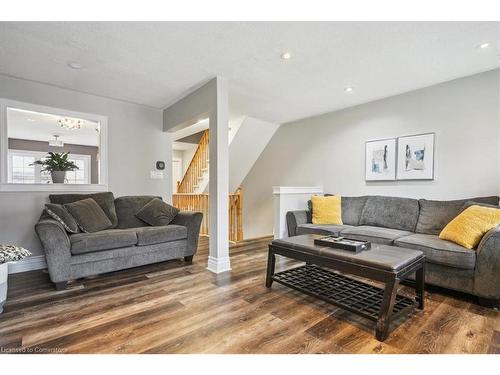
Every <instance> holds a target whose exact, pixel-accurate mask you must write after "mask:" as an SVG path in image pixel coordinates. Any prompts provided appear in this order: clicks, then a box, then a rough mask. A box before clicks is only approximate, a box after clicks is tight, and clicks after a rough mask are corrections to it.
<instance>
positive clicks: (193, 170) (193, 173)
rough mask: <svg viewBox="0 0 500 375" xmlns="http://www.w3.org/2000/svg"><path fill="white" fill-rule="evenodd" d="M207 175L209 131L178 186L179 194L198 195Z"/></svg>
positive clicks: (199, 144) (205, 133)
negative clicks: (201, 183) (200, 185)
mask: <svg viewBox="0 0 500 375" xmlns="http://www.w3.org/2000/svg"><path fill="white" fill-rule="evenodd" d="M205 173H208V129H207V130H205V131H204V132H203V135H202V136H201V139H200V142H199V143H198V148H197V149H196V151H195V153H194V155H193V158H192V159H191V162H190V163H189V166H188V168H187V170H186V173H185V174H184V177H182V181H181V182H178V184H177V193H190V194H192V193H196V192H197V189H198V188H199V184H200V181H201V180H203V178H204V175H205ZM198 192H199V193H202V192H200V191H198Z"/></svg>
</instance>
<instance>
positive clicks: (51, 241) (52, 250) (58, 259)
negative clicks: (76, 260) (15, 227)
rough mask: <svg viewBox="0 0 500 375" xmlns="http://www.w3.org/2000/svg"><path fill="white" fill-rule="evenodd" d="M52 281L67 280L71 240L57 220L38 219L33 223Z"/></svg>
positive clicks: (68, 276)
mask: <svg viewBox="0 0 500 375" xmlns="http://www.w3.org/2000/svg"><path fill="white" fill-rule="evenodd" d="M35 231H36V233H37V235H38V238H40V242H41V243H42V247H43V250H44V252H45V259H46V261H47V266H48V268H49V274H50V279H51V280H52V281H53V282H55V283H56V282H61V281H68V280H69V279H70V268H71V260H70V259H71V242H70V240H69V237H68V234H67V233H66V229H64V227H63V225H62V224H61V223H59V222H58V221H57V220H53V219H40V220H39V221H38V223H37V224H36V225H35Z"/></svg>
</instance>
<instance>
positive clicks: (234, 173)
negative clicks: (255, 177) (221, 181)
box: [229, 117, 279, 194]
mask: <svg viewBox="0 0 500 375" xmlns="http://www.w3.org/2000/svg"><path fill="white" fill-rule="evenodd" d="M278 127H279V125H278V124H274V123H271V122H267V121H263V120H260V119H256V118H254V117H246V118H245V119H244V120H243V121H242V122H241V123H240V124H239V127H238V129H236V130H235V133H233V136H232V141H231V142H230V145H229V193H230V194H233V193H234V192H235V191H236V190H237V189H238V188H239V187H240V186H241V183H242V182H243V180H244V178H245V176H246V175H247V174H248V172H249V171H250V169H251V168H252V166H253V165H254V164H255V161H256V160H257V159H258V157H259V155H260V154H261V153H262V151H263V150H264V148H265V147H266V145H267V144H268V143H269V141H270V140H271V138H272V136H273V135H274V133H275V132H276V130H277V129H278Z"/></svg>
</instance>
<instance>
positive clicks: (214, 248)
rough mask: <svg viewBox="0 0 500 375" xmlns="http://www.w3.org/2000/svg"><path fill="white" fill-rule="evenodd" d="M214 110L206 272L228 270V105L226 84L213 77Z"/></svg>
mask: <svg viewBox="0 0 500 375" xmlns="http://www.w3.org/2000/svg"><path fill="white" fill-rule="evenodd" d="M216 87H217V88H216V91H217V95H216V96H215V100H216V103H215V106H214V108H215V110H213V111H211V112H210V124H209V159H210V167H209V185H208V186H209V207H210V208H209V211H210V212H209V223H210V224H209V225H210V239H209V256H208V266H207V269H208V270H209V271H212V272H215V273H221V272H225V271H230V270H231V264H230V261H229V212H228V210H229V145H228V137H229V102H228V85H227V81H226V80H225V79H223V78H220V77H217V78H216Z"/></svg>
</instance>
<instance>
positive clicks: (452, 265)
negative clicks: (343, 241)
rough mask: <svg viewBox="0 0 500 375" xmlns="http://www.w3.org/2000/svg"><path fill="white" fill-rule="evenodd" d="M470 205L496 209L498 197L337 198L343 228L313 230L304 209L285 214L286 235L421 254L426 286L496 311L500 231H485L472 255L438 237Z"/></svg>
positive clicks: (499, 296) (499, 286)
mask: <svg viewBox="0 0 500 375" xmlns="http://www.w3.org/2000/svg"><path fill="white" fill-rule="evenodd" d="M469 201H474V202H477V203H485V204H492V205H496V206H498V202H499V197H497V196H493V197H480V198H471V199H464V200H455V201H432V200H426V199H420V200H417V199H409V198H399V197H384V196H363V197H342V222H343V225H317V224H312V222H311V207H309V208H310V209H308V210H302V211H291V212H288V213H287V216H286V219H287V225H288V234H289V236H296V235H300V234H309V233H314V234H334V235H342V236H344V237H348V238H353V239H360V240H366V241H372V242H374V243H381V244H388V245H395V246H399V247H406V248H410V249H417V250H421V251H423V252H424V254H425V256H426V283H428V284H431V285H437V286H440V287H445V288H448V289H453V290H457V291H461V292H466V293H469V294H473V295H475V296H477V297H479V303H480V304H483V305H488V306H492V305H493V306H498V305H499V301H500V226H498V227H496V228H494V229H492V230H490V231H489V232H488V233H487V234H486V235H485V236H484V237H483V239H482V241H481V243H480V244H479V246H478V247H477V249H475V250H468V249H466V248H464V247H462V246H460V245H457V244H455V243H452V242H449V241H445V240H441V239H439V237H438V235H439V233H440V231H441V230H442V229H443V228H444V227H445V226H446V224H447V223H448V222H449V221H450V220H452V219H453V218H454V217H455V216H456V215H458V214H459V213H460V212H461V209H462V207H463V206H464V204H465V203H467V202H469Z"/></svg>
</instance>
